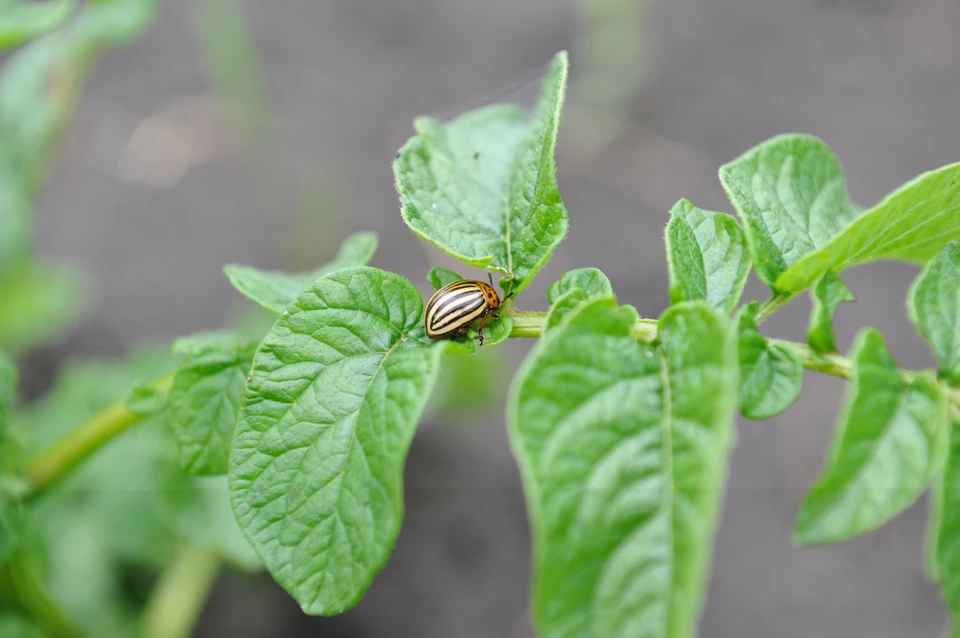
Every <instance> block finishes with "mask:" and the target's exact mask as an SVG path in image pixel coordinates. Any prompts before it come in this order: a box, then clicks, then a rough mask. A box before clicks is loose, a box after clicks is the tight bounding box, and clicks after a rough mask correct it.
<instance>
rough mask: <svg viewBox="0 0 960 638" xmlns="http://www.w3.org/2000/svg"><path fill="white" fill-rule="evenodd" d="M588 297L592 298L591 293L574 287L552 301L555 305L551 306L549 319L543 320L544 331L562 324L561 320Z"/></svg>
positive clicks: (548, 314)
mask: <svg viewBox="0 0 960 638" xmlns="http://www.w3.org/2000/svg"><path fill="white" fill-rule="evenodd" d="M608 294H609V293H608ZM587 299H590V295H588V294H587V293H586V292H584V290H583V289H582V288H573V289H572V290H568V291H567V292H565V293H564V294H563V295H561V296H560V297H559V298H557V299H556V300H555V301H553V302H552V303H553V305H552V306H550V311H549V312H548V313H547V319H546V320H545V321H544V322H543V331H544V332H546V331H547V330H550V329H551V328H555V327H556V326H558V325H560V322H561V321H562V320H563V318H564V317H565V316H566V315H567V314H568V313H569V312H570V311H571V310H573V309H575V308H576V307H577V306H579V305H580V304H582V303H583V302H584V301H586V300H587Z"/></svg>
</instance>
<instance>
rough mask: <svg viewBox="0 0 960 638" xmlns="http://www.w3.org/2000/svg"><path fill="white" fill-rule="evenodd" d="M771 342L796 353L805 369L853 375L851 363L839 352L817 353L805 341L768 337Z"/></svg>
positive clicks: (844, 375)
mask: <svg viewBox="0 0 960 638" xmlns="http://www.w3.org/2000/svg"><path fill="white" fill-rule="evenodd" d="M768 341H769V342H770V343H771V344H778V345H781V346H786V347H788V348H790V349H792V350H793V351H794V352H796V353H797V356H799V357H800V361H801V363H803V367H804V368H806V369H807V370H814V371H816V372H822V373H824V374H829V375H832V376H835V377H842V378H844V379H850V378H852V377H853V363H851V362H850V359H848V358H846V357H844V356H843V355H839V354H819V353H817V352H814V350H813V348H811V347H810V346H808V345H807V344H805V343H797V342H796V341H784V340H783V339H769V340H768Z"/></svg>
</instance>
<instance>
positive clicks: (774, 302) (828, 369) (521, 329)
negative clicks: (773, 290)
mask: <svg viewBox="0 0 960 638" xmlns="http://www.w3.org/2000/svg"><path fill="white" fill-rule="evenodd" d="M789 300H790V298H788V297H771V298H770V299H768V300H767V302H766V303H765V304H764V307H766V308H768V311H767V316H769V315H770V314H771V313H772V312H774V311H775V310H776V309H777V308H779V307H781V306H783V305H784V304H785V303H786V302H787V301H789ZM761 311H762V308H761ZM546 316H547V313H545V312H518V313H515V314H514V315H513V317H514V323H513V331H512V332H511V333H510V337H511V338H515V337H522V338H533V337H539V336H540V333H541V332H542V331H543V322H544V321H545V320H546ZM757 316H758V317H759V316H760V315H759V314H758V315H757ZM633 336H634V338H635V339H637V340H639V341H642V342H644V343H652V342H653V341H654V340H656V338H657V321H656V320H655V319H641V320H640V321H638V322H637V324H636V325H635V326H634V328H633ZM767 341H769V343H770V344H777V345H781V346H785V347H787V348H790V349H792V350H793V351H794V352H796V353H797V356H799V357H800V362H801V363H803V367H804V368H807V369H808V370H814V371H816V372H822V373H824V374H829V375H832V376H835V377H841V378H844V379H851V378H853V363H852V362H851V361H850V359H848V358H847V357H844V356H843V355H841V354H836V353H830V354H820V353H817V352H814V351H813V349H812V348H810V346H808V345H807V344H805V343H798V342H796V341H786V340H783V339H768V340H767ZM903 374H904V376H905V377H907V378H908V379H912V378H913V377H915V376H916V374H917V373H916V372H912V371H909V370H905V371H904V372H903ZM947 397H948V398H949V400H950V402H951V403H952V404H953V405H955V406H958V407H960V388H951V389H949V390H948V392H947Z"/></svg>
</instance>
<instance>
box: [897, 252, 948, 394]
mask: <svg viewBox="0 0 960 638" xmlns="http://www.w3.org/2000/svg"><path fill="white" fill-rule="evenodd" d="M907 310H908V312H909V314H910V320H911V321H912V322H913V324H914V325H915V326H916V327H917V329H918V330H919V331H920V334H922V335H923V336H924V338H925V339H926V340H927V343H929V344H930V347H931V348H932V349H933V353H934V355H936V357H937V361H939V362H940V374H941V375H942V376H944V377H946V378H948V379H950V380H951V382H953V383H956V382H958V381H960V244H958V243H957V242H950V243H949V244H947V245H946V247H945V248H944V249H943V250H941V251H940V252H939V253H937V256H936V257H934V258H933V260H932V261H931V262H930V263H929V264H927V267H926V268H924V270H923V272H922V273H920V276H919V277H917V280H916V281H915V282H914V283H913V286H911V288H910V296H909V300H908V301H907Z"/></svg>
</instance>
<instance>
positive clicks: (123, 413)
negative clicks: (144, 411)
mask: <svg viewBox="0 0 960 638" xmlns="http://www.w3.org/2000/svg"><path fill="white" fill-rule="evenodd" d="M172 384H173V374H168V375H167V376H165V377H161V378H160V379H157V380H156V381H154V382H153V383H151V384H150V387H151V388H153V389H154V390H156V391H157V392H168V391H169V390H170V386H171V385H172ZM142 419H143V417H142V416H141V415H139V414H135V413H133V412H131V411H130V410H128V409H127V408H126V406H125V405H124V403H123V402H122V401H120V402H117V403H114V404H112V405H110V406H107V407H106V408H104V409H103V410H101V411H100V412H97V413H96V414H94V415H93V416H92V417H90V418H89V419H87V420H86V421H84V422H83V423H82V424H81V425H80V426H79V427H78V428H77V429H75V430H73V431H72V432H71V433H70V434H68V435H67V436H65V437H64V438H63V439H61V440H60V441H58V442H57V443H56V444H54V446H53V447H52V448H50V449H48V450H46V451H45V452H42V453H41V454H40V455H39V456H37V457H36V458H34V459H33V460H32V461H30V462H29V463H27V466H26V467H25V468H24V470H23V475H24V478H25V479H26V480H27V484H28V485H29V490H28V492H27V494H26V498H34V497H36V496H37V495H39V494H42V493H43V492H44V491H46V490H48V489H50V488H51V487H52V486H53V485H55V484H56V483H57V482H59V481H60V480H62V479H63V478H64V477H65V476H66V475H67V474H68V473H69V472H70V470H72V469H73V468H74V467H76V466H77V464H79V463H80V462H81V461H83V460H84V459H85V458H87V457H88V456H90V455H91V454H93V453H94V452H96V451H97V450H99V449H100V448H101V447H103V446H104V445H105V444H106V443H107V442H109V441H110V440H111V439H113V437H115V436H117V435H118V434H120V433H121V432H124V431H125V430H126V429H127V428H129V427H130V426H132V425H134V424H135V423H137V422H139V421H140V420H142Z"/></svg>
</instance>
